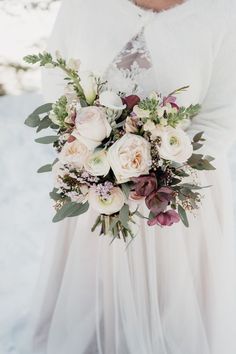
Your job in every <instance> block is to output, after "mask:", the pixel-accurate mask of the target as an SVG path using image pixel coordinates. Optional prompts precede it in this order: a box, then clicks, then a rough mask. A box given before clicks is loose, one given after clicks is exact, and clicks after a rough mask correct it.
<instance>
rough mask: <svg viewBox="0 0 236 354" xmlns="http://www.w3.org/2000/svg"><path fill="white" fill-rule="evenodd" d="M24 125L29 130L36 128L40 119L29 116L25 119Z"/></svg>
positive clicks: (35, 116) (36, 116)
mask: <svg viewBox="0 0 236 354" xmlns="http://www.w3.org/2000/svg"><path fill="white" fill-rule="evenodd" d="M24 123H25V125H27V126H28V127H30V128H36V127H37V126H38V125H39V124H40V118H39V116H38V115H37V114H36V115H33V114H31V115H30V116H29V117H28V118H26V120H25V122H24Z"/></svg>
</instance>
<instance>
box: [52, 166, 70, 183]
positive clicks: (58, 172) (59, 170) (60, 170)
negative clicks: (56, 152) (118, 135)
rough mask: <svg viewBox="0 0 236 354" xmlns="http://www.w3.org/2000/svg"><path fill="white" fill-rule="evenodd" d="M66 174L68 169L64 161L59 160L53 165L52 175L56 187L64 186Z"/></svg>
mask: <svg viewBox="0 0 236 354" xmlns="http://www.w3.org/2000/svg"><path fill="white" fill-rule="evenodd" d="M66 174H67V171H66V170H65V167H64V163H63V162H62V161H60V160H59V161H57V162H56V163H55V164H54V165H53V166H52V175H53V180H54V186H55V188H61V187H62V185H63V182H62V179H63V177H64V176H65V175H66Z"/></svg>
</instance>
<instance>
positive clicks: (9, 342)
mask: <svg viewBox="0 0 236 354" xmlns="http://www.w3.org/2000/svg"><path fill="white" fill-rule="evenodd" d="M45 1H46V0H45ZM24 2H25V4H26V5H29V4H30V1H28V0H21V1H20V2H19V0H18V1H14V0H6V1H4V0H0V43H1V49H0V84H4V88H5V90H6V92H7V93H8V95H5V96H2V97H0V152H1V153H0V166H1V172H0V186H1V187H0V188H1V189H0V354H25V353H19V352H18V351H17V349H16V348H15V345H14V342H15V337H16V336H19V333H21V332H22V328H24V326H25V319H26V313H27V309H28V307H29V304H30V299H31V295H32V292H33V289H34V287H35V284H36V282H37V278H38V274H39V267H40V262H41V259H42V254H43V250H44V245H45V241H46V240H47V238H48V237H50V235H51V234H52V232H53V231H54V226H53V225H52V223H51V218H52V214H53V210H52V205H51V202H50V200H49V198H48V192H49V191H50V189H51V178H50V175H49V174H43V175H38V174H37V173H36V170H37V168H38V167H39V166H41V165H44V164H45V163H48V162H51V161H52V159H53V157H52V154H51V152H50V151H49V149H48V147H47V146H43V145H37V144H35V143H34V136H33V130H32V129H29V128H27V127H26V126H24V124H23V121H24V119H25V118H26V116H27V115H28V114H29V113H31V111H32V110H33V109H34V108H35V107H36V106H38V105H39V104H40V103H41V102H42V97H41V94H40V74H39V72H38V71H33V72H27V73H26V74H25V73H24V71H22V72H18V75H16V72H15V71H14V69H12V67H9V66H7V65H5V64H7V63H9V62H10V63H14V64H18V65H23V63H22V60H21V58H22V56H23V55H25V54H28V53H30V52H32V51H34V50H41V49H43V48H44V46H45V40H46V38H47V36H48V35H49V33H50V31H51V28H52V25H53V22H54V19H55V16H56V12H57V9H58V5H59V4H58V2H57V1H55V3H54V2H53V5H52V6H51V7H50V9H49V10H42V9H41V8H40V7H39V8H37V9H34V10H33V9H32V8H31V7H30V6H28V7H27V6H26V7H25V6H22V4H23V3H24ZM3 3H4V4H5V5H7V6H6V7H5V8H3V5H1V4H3ZM37 3H40V1H38V2H36V4H37ZM42 3H43V1H42ZM46 3H47V1H46ZM20 4H21V5H20ZM1 6H2V8H1ZM2 44H3V45H2ZM1 63H2V66H1ZM3 64H4V65H3ZM230 160H231V167H232V176H233V183H234V195H235V200H236V148H235V149H234V150H233V151H232V153H231V155H230ZM68 354H70V353H68Z"/></svg>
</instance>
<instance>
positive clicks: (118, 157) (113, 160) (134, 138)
mask: <svg viewBox="0 0 236 354" xmlns="http://www.w3.org/2000/svg"><path fill="white" fill-rule="evenodd" d="M108 159H109V162H110V165H111V168H112V170H113V172H114V174H115V176H116V179H117V182H118V183H124V182H127V181H129V180H130V178H132V177H139V176H140V175H144V174H147V173H148V172H149V169H150V166H151V154H150V143H149V142H148V141H147V140H146V139H144V138H142V137H141V136H139V135H134V134H131V133H128V134H125V135H124V136H123V137H122V138H121V139H119V140H117V141H116V142H115V144H113V145H112V146H111V147H110V148H109V150H108Z"/></svg>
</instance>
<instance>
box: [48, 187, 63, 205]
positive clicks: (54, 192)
mask: <svg viewBox="0 0 236 354" xmlns="http://www.w3.org/2000/svg"><path fill="white" fill-rule="evenodd" d="M57 191H58V189H57V188H54V189H53V190H52V192H50V193H49V196H50V198H51V199H52V200H54V201H55V202H57V201H58V200H61V199H62V197H61V195H60V194H58V193H57Z"/></svg>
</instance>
